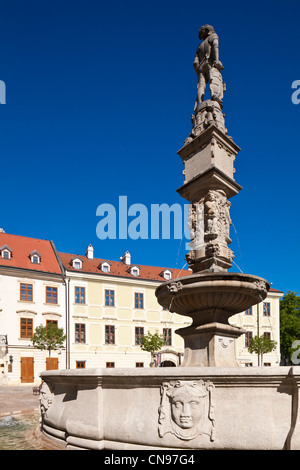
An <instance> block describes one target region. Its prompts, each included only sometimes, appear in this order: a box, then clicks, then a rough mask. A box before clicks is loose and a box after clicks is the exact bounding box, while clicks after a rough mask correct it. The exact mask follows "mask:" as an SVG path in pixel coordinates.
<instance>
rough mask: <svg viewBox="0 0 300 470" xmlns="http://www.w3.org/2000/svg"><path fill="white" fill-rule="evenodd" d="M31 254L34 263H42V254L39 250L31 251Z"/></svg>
mask: <svg viewBox="0 0 300 470" xmlns="http://www.w3.org/2000/svg"><path fill="white" fill-rule="evenodd" d="M29 256H30V259H31V262H32V263H33V264H40V262H41V255H40V253H39V252H38V251H36V250H34V251H32V252H31V253H29Z"/></svg>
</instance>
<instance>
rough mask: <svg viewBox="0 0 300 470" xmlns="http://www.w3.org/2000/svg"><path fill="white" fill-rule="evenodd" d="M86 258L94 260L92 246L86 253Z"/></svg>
mask: <svg viewBox="0 0 300 470" xmlns="http://www.w3.org/2000/svg"><path fill="white" fill-rule="evenodd" d="M85 256H86V257H87V258H88V259H93V258H94V248H93V247H92V245H89V246H88V248H87V250H86V252H85Z"/></svg>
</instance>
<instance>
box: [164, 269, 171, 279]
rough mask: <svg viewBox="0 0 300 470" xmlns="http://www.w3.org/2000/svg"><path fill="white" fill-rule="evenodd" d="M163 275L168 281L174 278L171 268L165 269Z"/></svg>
mask: <svg viewBox="0 0 300 470" xmlns="http://www.w3.org/2000/svg"><path fill="white" fill-rule="evenodd" d="M163 277H164V278H165V279H166V281H170V280H171V279H172V273H171V271H169V269H166V270H165V271H163Z"/></svg>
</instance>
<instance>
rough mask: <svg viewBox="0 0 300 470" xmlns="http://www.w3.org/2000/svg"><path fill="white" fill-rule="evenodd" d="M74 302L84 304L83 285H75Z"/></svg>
mask: <svg viewBox="0 0 300 470" xmlns="http://www.w3.org/2000/svg"><path fill="white" fill-rule="evenodd" d="M75 304H85V287H75Z"/></svg>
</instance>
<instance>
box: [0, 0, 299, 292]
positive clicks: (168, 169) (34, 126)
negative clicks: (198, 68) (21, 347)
mask: <svg viewBox="0 0 300 470" xmlns="http://www.w3.org/2000/svg"><path fill="white" fill-rule="evenodd" d="M299 13H300V4H299V1H298V2H296V1H286V2H284V3H283V2H278V1H272V2H271V1H269V0H267V1H263V2H259V1H257V0H254V1H251V2H233V1H226V2H224V1H219V0H215V1H214V2H199V1H186V2H182V1H177V0H174V1H172V2H171V1H162V0H161V1H157V0H153V1H151V2H150V3H143V2H140V1H139V2H138V1H131V0H129V1H127V2H121V1H119V0H117V1H115V2H101V1H94V0H91V1H86V2H83V1H77V0H73V1H72V2H71V1H62V0H61V1H57V0H52V1H51V2H49V1H43V2H41V1H32V0H29V1H27V2H24V1H21V0H17V1H14V2H1V19H0V45H1V48H0V59H1V67H0V80H3V81H4V82H5V84H6V92H7V95H6V105H3V106H1V107H0V155H1V161H2V174H1V194H2V197H1V202H0V207H1V218H0V227H3V228H4V230H5V231H6V232H7V233H13V234H19V235H25V236H31V237H36V238H44V239H51V240H53V241H54V242H55V245H56V247H57V249H58V250H59V251H63V252H69V253H78V254H84V253H85V250H86V248H87V246H88V245H89V244H90V243H91V244H92V245H93V246H94V249H95V256H96V257H99V258H106V259H114V260H118V259H119V258H120V256H121V255H122V254H123V253H124V252H125V251H126V250H129V251H130V252H131V254H132V261H133V263H137V264H150V265H157V266H169V267H177V268H182V267H183V266H184V264H185V260H184V257H185V254H186V251H185V243H183V242H181V241H180V240H178V239H175V240H174V239H171V240H131V239H127V240H119V239H115V240H109V239H107V240H100V239H99V238H98V237H97V234H96V226H97V223H98V222H99V217H97V216H96V210H97V207H98V206H99V205H100V204H103V203H110V204H113V205H115V206H116V208H118V198H119V196H120V195H125V196H127V200H128V205H131V204H135V203H141V204H144V205H145V206H146V207H148V208H150V205H151V204H162V203H167V204H169V205H171V204H174V203H179V204H184V203H185V201H184V200H182V198H181V197H180V196H179V194H178V193H177V192H176V189H177V188H179V187H180V186H181V185H182V184H183V176H182V170H183V165H182V162H181V159H180V158H179V156H178V155H177V151H178V150H179V149H180V148H181V147H182V145H183V142H184V139H185V138H186V137H187V136H188V134H189V133H190V130H191V123H190V116H191V113H192V111H193V106H194V101H195V95H196V79H197V78H196V74H195V72H194V70H193V60H194V55H195V51H196V48H197V46H198V42H199V40H198V30H199V28H200V26H201V25H202V24H206V23H209V24H212V25H213V26H214V27H215V30H216V32H217V33H218V35H219V38H220V59H221V61H222V63H223V65H224V67H225V68H224V71H223V78H224V81H225V82H226V85H227V91H226V93H225V96H224V109H223V110H224V112H225V114H226V117H225V119H226V126H227V128H228V133H229V135H231V136H232V137H233V140H234V141H235V143H236V144H237V145H239V146H240V147H241V151H240V153H239V154H238V156H237V159H236V162H235V168H236V173H235V179H236V181H237V182H238V183H239V184H240V185H241V186H242V187H243V189H242V191H241V192H240V193H239V194H238V195H237V196H235V197H234V198H232V199H231V203H232V206H231V218H232V220H233V223H234V227H232V228H231V238H232V240H233V242H232V245H231V247H232V249H233V250H234V252H235V260H234V261H235V262H236V265H237V266H238V268H239V269H241V270H242V271H243V272H245V273H248V274H256V275H259V276H262V277H264V278H266V279H267V280H268V281H269V282H272V283H273V287H274V288H277V289H280V290H282V291H283V292H286V291H287V290H294V291H296V292H300V288H299V273H298V265H299V263H300V255H299V226H300V219H299V200H300V198H299V192H298V191H299V186H300V178H299V170H300V150H299V124H300V104H299V105H295V104H293V103H292V101H291V95H292V92H293V90H292V88H291V85H292V82H293V81H294V80H300V65H299V64H300V60H299V58H300V28H299ZM237 266H235V265H234V266H233V269H232V270H233V271H238V270H239V269H238V268H237Z"/></svg>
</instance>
